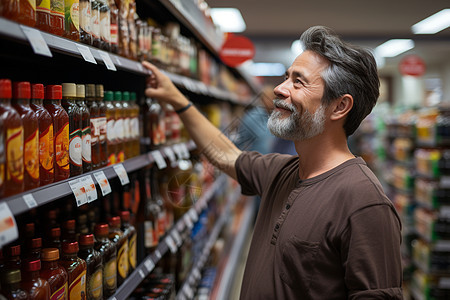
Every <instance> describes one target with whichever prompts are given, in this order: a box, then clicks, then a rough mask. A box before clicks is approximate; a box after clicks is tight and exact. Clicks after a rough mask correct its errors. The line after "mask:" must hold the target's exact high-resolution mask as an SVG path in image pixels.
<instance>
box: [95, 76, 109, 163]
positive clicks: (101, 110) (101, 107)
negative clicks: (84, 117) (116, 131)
mask: <svg viewBox="0 0 450 300" xmlns="http://www.w3.org/2000/svg"><path fill="white" fill-rule="evenodd" d="M95 101H96V102H97V106H98V124H99V125H98V126H99V128H100V135H99V143H100V162H101V163H100V164H101V166H102V167H104V166H106V165H107V164H108V149H107V137H106V127H107V119H106V104H105V101H104V88H103V85H102V84H96V85H95Z"/></svg>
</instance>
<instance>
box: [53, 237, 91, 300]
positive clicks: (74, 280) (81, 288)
mask: <svg viewBox="0 0 450 300" xmlns="http://www.w3.org/2000/svg"><path fill="white" fill-rule="evenodd" d="M78 250H79V247H78V242H73V243H63V245H62V256H61V259H60V261H59V264H60V265H61V266H62V267H63V268H64V269H65V270H66V272H67V276H68V281H67V285H68V287H69V293H68V296H69V297H68V299H69V300H72V299H85V298H86V262H85V261H84V260H83V259H81V258H79V257H78V256H77V254H78Z"/></svg>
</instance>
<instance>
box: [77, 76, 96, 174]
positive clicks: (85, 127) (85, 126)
mask: <svg viewBox="0 0 450 300" xmlns="http://www.w3.org/2000/svg"><path fill="white" fill-rule="evenodd" d="M77 104H78V107H79V109H80V112H81V159H82V161H83V162H82V165H83V173H85V172H89V171H91V170H92V155H91V150H92V149H91V121H90V117H91V115H90V113H89V108H88V107H87V105H86V102H85V86H84V84H77Z"/></svg>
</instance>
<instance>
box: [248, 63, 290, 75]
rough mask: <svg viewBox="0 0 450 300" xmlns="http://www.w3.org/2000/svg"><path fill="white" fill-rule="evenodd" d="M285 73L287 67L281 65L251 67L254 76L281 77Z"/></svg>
mask: <svg viewBox="0 0 450 300" xmlns="http://www.w3.org/2000/svg"><path fill="white" fill-rule="evenodd" d="M285 72H286V67H285V66H284V65H283V64H281V63H253V64H252V65H251V66H250V74H251V75H253V76H281V75H284V73H285Z"/></svg>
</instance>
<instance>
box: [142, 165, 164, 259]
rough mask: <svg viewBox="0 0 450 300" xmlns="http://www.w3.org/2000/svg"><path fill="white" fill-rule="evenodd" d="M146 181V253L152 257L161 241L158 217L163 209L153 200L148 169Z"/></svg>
mask: <svg viewBox="0 0 450 300" xmlns="http://www.w3.org/2000/svg"><path fill="white" fill-rule="evenodd" d="M145 172H146V176H145V179H144V187H145V221H144V247H145V253H146V254H147V255H150V254H151V253H153V251H155V249H156V247H157V246H158V241H159V231H158V217H159V215H160V212H161V208H160V207H159V206H158V204H156V202H155V201H154V200H153V198H152V191H151V183H150V170H149V169H147V170H146V171H145Z"/></svg>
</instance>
